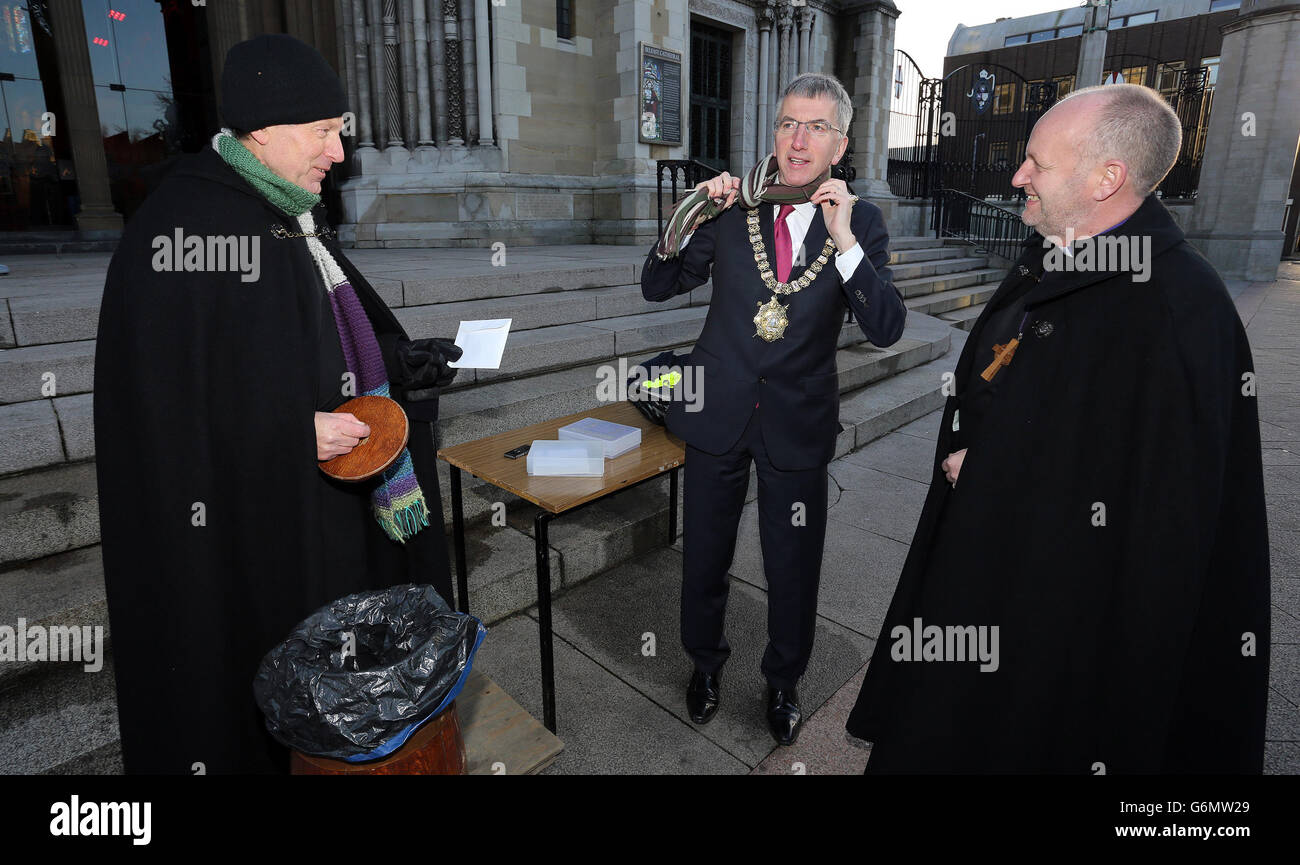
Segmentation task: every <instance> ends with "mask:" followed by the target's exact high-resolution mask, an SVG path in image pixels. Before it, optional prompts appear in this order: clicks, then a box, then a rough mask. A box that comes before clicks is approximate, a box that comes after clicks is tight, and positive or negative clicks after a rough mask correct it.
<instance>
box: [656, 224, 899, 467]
mask: <svg viewBox="0 0 1300 865" xmlns="http://www.w3.org/2000/svg"><path fill="white" fill-rule="evenodd" d="M758 210H759V223H760V226H761V229H762V234H763V243H764V246H765V248H766V249H767V251H768V260H769V261H771V262H773V264H774V265H775V260H776V252H775V250H776V245H775V241H774V239H773V229H772V223H773V207H772V205H769V204H762V205H760V206H759V208H758ZM746 216H747V213H746V211H745V210H744V209H743V208H742V207H740V206H739V205H735V206H732V207H730V208H728V209H727V210H725V211H723V213H722V214H721V215H719V216H718V217H716V218H714V219H711V220H709V221H708V222H706V223H704V224H703V225H701V226H700V227H699V228H697V229H696V230H695V234H694V235H693V236H692V237H691V242H690V243H689V244H688V245H687V247H686V250H685V252H683V253H682V254H681V255H679V256H677V257H676V258H671V259H669V260H667V261H660V260H659V258H658V256H656V255H655V253H654V250H653V249H652V250H651V252H650V254H649V255H648V256H647V257H646V262H645V266H644V267H643V268H642V271H641V292H642V294H643V295H644V296H645V298H646V300H667V299H668V298H670V297H672V296H673V295H675V294H680V293H682V292H684V291H689V290H691V289H692V288H694V287H696V286H698V285H700V284H702V283H704V282H705V281H707V280H708V279H709V276H710V271H712V276H713V299H712V301H711V303H710V306H709V314H708V318H707V319H705V322H704V331H703V333H701V334H700V338H699V340H698V341H697V342H696V344H695V350H694V351H693V352H691V364H690V365H691V366H692V367H693V369H692V370H691V371H690V372H691V373H692V374H693V375H694V376H695V382H694V383H695V386H696V389H697V391H698V392H699V399H698V400H697V401H696V405H690V404H687V403H685V402H682V401H675V402H673V403H672V405H671V407H670V408H669V410H668V421H667V423H668V428H669V429H670V430H671V431H672V432H673V433H674V434H676V435H677V436H679V437H681V438H682V439H683V440H685V441H686V442H687V443H688V444H690V445H692V446H693V447H696V448H698V449H700V450H702V451H705V452H706V453H711V454H722V453H726V452H727V451H728V450H730V449H731V447H732V446H733V445H735V443H736V442H737V441H738V440H739V439H740V436H741V434H742V433H743V432H744V431H745V426H746V425H747V424H748V422H749V418H750V415H751V414H752V412H753V411H754V405H755V403H759V402H761V403H762V407H763V410H762V412H761V414H760V422H761V423H762V430H763V441H764V443H765V444H766V446H767V449H768V452H769V453H770V455H771V459H772V463H773V465H775V466H776V467H777V468H780V469H785V470H798V469H809V468H813V467H815V466H818V465H824V464H826V463H828V462H830V460H831V457H832V456H833V455H834V452H835V437H836V435H838V434H839V431H840V425H839V403H840V392H839V378H838V375H837V373H836V370H835V346H836V341H837V340H838V338H839V333H840V329H841V327H842V326H843V322H844V309H845V307H846V306H847V307H848V308H849V309H851V310H853V317H854V318H855V319H856V320H857V322H858V325H859V326H860V327H861V328H862V332H863V333H865V334H866V335H867V339H869V340H871V342H872V343H874V344H875V345H878V346H888V345H891V344H893V343H894V342H896V341H897V340H898V338H899V337H900V336H902V333H903V322H904V320H905V319H906V317H907V308H906V307H905V306H904V305H903V298H902V296H901V295H900V294H899V292H898V289H896V288H894V285H893V282H892V281H891V274H890V271H889V268H888V267H887V266H886V263H887V262H888V261H889V253H888V251H887V250H886V247H887V246H888V244H889V233H888V232H887V231H886V230H885V222H884V219H883V217H882V216H881V213H880V208H878V207H876V206H875V205H874V204H871V203H869V202H866V201H859V202H858V203H857V204H856V205H854V207H853V216H852V219H851V220H850V225H851V227H852V229H853V234H854V236H855V237H857V239H858V243H860V244H861V245H862V251H863V253H864V257H863V259H862V261H861V262H860V263H859V264H858V268H857V270H856V271H854V273H853V278H852V279H850V280H849V281H848V282H845V281H844V280H843V279H842V278H841V277H840V272H839V270H838V269H837V268H836V267H835V258H834V255H833V254H832V256H831V259H830V260H829V261H828V262H827V263H826V266H825V267H823V268H822V270H821V273H820V274H818V276H817V279H816V280H814V281H813V283H812V284H811V285H809V286H808V287H807V288H805V289H803V290H802V291H800V292H798V293H797V294H793V295H785V296H783V297H782V298H781V300H782V302H783V303H785V304H786V306H787V312H786V314H787V315H788V317H789V320H790V324H789V326H788V327H787V328H786V330H785V336H784V337H783V338H781V339H779V340H776V341H775V342H766V341H765V340H763V339H762V337H759V336H756V335H755V331H756V328H755V326H754V321H753V319H754V315H755V313H756V312H757V311H758V307H759V305H761V304H764V303H766V302H767V301H768V300H769V299H771V297H772V292H771V290H769V289H768V288H767V287H766V286H765V285H764V284H763V281H762V280H761V279H760V278H759V275H758V266H757V264H756V263H755V261H754V250H753V248H752V247H751V246H750V243H749V232H748V230H747V228H746ZM826 237H827V233H826V224H825V222H824V220H823V219H822V213H821V208H820V207H818V208H817V212H816V214H815V216H814V217H813V221H812V224H811V225H809V226H808V234H807V236H806V237H805V238H804V249H805V256H804V258H805V261H806V264H805V265H795V267H794V268H793V269H792V270H791V272H790V276H791V279H792V280H793V279H797V278H798V277H799V276H800V275H801V274H802V273H803V272H804V270H805V268H806V265H807V264H812V262H813V261H814V260H815V259H816V258H817V256H818V255H820V254H821V249H822V245H823V244H824V243H825V241H826ZM773 270H775V267H774V268H773ZM683 372H686V370H683ZM692 409H698V410H692Z"/></svg>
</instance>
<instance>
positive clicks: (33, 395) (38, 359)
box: [0, 339, 95, 405]
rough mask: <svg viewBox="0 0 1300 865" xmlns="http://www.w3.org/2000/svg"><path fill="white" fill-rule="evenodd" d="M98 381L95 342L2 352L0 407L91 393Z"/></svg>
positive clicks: (49, 345) (31, 347) (88, 341)
mask: <svg viewBox="0 0 1300 865" xmlns="http://www.w3.org/2000/svg"><path fill="white" fill-rule="evenodd" d="M94 381H95V341H94V340H93V339H83V340H76V341H74V342H61V343H53V344H47V345H34V346H28V347H24V348H11V349H7V350H5V351H0V405H3V404H6V403H16V402H26V401H28V400H35V399H43V398H46V397H50V396H57V395H65V394H76V393H89V392H90V390H91V388H92V387H93V386H94Z"/></svg>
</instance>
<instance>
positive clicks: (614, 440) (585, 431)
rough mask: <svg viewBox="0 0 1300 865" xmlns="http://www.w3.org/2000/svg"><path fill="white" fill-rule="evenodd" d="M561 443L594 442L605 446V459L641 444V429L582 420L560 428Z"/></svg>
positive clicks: (592, 419)
mask: <svg viewBox="0 0 1300 865" xmlns="http://www.w3.org/2000/svg"><path fill="white" fill-rule="evenodd" d="M558 435H559V437H560V439H561V441H596V442H600V443H602V444H603V445H604V446H605V459H613V458H614V457H616V456H621V455H623V454H625V453H627V452H628V451H630V450H632V448H634V447H638V446H640V444H641V428H640V427H634V426H627V425H626V424H621V423H613V422H611V421H607V420H601V419H600V418H594V417H584V418H583V419H582V420H577V421H574V422H573V423H571V424H567V425H565V426H562V427H560V429H559V431H558Z"/></svg>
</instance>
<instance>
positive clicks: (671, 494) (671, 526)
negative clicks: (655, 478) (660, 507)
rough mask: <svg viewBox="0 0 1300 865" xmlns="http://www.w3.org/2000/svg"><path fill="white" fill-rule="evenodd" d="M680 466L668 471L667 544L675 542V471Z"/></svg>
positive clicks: (679, 469)
mask: <svg viewBox="0 0 1300 865" xmlns="http://www.w3.org/2000/svg"><path fill="white" fill-rule="evenodd" d="M681 470H682V468H681V466H678V467H677V468H675V469H673V470H672V471H670V472H669V473H668V545H669V546H672V545H673V544H674V543H676V542H677V473H678V472H680V471H681Z"/></svg>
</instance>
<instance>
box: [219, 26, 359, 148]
mask: <svg viewBox="0 0 1300 865" xmlns="http://www.w3.org/2000/svg"><path fill="white" fill-rule="evenodd" d="M347 110H348V99H347V94H346V93H344V92H343V84H342V82H340V81H339V77H338V75H336V74H335V73H334V70H333V69H331V68H330V65H329V63H327V62H326V61H325V58H324V57H322V56H321V53H320V52H319V51H317V50H316V49H315V48H313V47H311V46H310V45H308V44H307V43H306V42H302V41H301V40H298V39H295V38H294V37H292V36H289V35H288V34H285V33H266V34H263V35H261V36H255V37H253V38H252V39H249V40H248V41H246V42H240V43H239V44H237V45H234V46H232V47H231V49H230V50H229V51H228V52H226V65H225V68H224V69H223V70H222V72H221V116H222V118H223V119H224V120H225V123H226V126H228V127H230V128H232V129H239V130H243V131H245V132H251V131H253V130H254V129H262V128H263V127H266V126H278V125H280V124H292V123H311V122H312V121H313V120H324V119H326V118H329V117H339V116H342V114H343V113H344V112H345V111H347Z"/></svg>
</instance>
